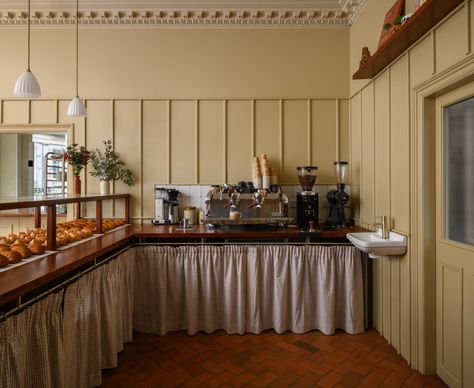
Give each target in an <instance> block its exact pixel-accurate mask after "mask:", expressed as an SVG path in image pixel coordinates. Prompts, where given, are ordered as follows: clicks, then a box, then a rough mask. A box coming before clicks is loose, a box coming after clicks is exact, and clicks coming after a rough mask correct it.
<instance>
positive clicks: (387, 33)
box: [379, 0, 405, 48]
mask: <svg viewBox="0 0 474 388" xmlns="http://www.w3.org/2000/svg"><path fill="white" fill-rule="evenodd" d="M404 6H405V0H397V1H396V2H395V4H394V5H393V6H392V8H390V10H389V11H388V12H387V14H386V15H385V20H384V22H383V26H382V32H381V33H380V40H379V48H380V47H382V46H383V45H384V43H385V42H386V41H387V40H389V39H390V38H391V37H392V36H393V35H395V33H396V32H397V30H398V28H395V26H393V27H391V28H389V29H385V25H386V24H393V22H394V20H395V19H396V18H397V16H400V15H401V14H402V12H403V8H404Z"/></svg>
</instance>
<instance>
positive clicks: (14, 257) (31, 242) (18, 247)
mask: <svg viewBox="0 0 474 388" xmlns="http://www.w3.org/2000/svg"><path fill="white" fill-rule="evenodd" d="M126 225H127V224H125V221H123V220H120V219H109V220H103V221H102V232H103V233H107V232H109V231H112V230H114V229H116V228H119V227H122V226H126ZM46 236H47V232H46V229H43V228H34V229H28V230H27V231H26V232H20V233H17V234H16V233H11V234H9V235H8V236H0V271H1V270H2V269H7V268H9V267H13V266H17V265H20V264H24V263H25V262H27V261H30V260H32V259H39V258H41V257H44V256H47V255H49V254H51V253H53V252H52V251H46ZM99 236H100V234H96V221H95V220H94V219H79V220H74V221H65V222H60V223H58V224H56V245H57V247H58V250H62V249H65V248H68V247H71V246H73V245H76V244H78V243H81V242H84V241H87V240H90V239H93V238H96V237H99Z"/></svg>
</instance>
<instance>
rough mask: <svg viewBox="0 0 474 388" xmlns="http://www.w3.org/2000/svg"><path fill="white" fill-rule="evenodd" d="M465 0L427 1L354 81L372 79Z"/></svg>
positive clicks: (359, 71) (356, 74) (371, 59)
mask: <svg viewBox="0 0 474 388" xmlns="http://www.w3.org/2000/svg"><path fill="white" fill-rule="evenodd" d="M462 3H464V0H427V1H426V2H425V3H424V4H423V5H422V6H421V8H420V9H419V10H418V11H416V12H415V13H414V14H413V15H412V17H411V18H410V19H408V20H407V22H406V23H405V24H404V25H402V27H401V28H400V29H399V30H398V31H397V33H396V34H395V35H393V36H392V37H391V38H390V39H389V40H387V42H386V43H385V44H384V45H383V46H382V47H380V48H379V49H378V50H377V51H376V52H375V53H374V54H373V55H372V56H371V57H370V59H369V60H368V61H367V63H365V65H364V66H363V67H361V68H360V69H359V70H357V71H356V72H355V73H354V74H353V76H352V79H354V80H356V79H372V78H374V77H375V76H376V75H377V74H379V73H380V72H381V71H382V70H383V69H385V68H386V67H387V66H388V65H389V64H390V63H392V62H393V61H394V60H395V59H396V58H398V57H399V56H400V54H402V53H403V52H405V51H406V50H407V49H408V48H409V47H410V46H412V45H413V44H414V43H415V42H417V41H418V40H419V39H420V38H421V37H422V36H423V35H425V34H426V33H427V32H428V31H430V30H431V29H432V28H433V27H434V26H435V25H436V24H438V23H439V22H440V21H441V20H443V19H444V18H445V17H446V16H447V15H449V14H450V13H451V12H452V11H453V10H454V9H456V8H457V7H458V6H459V5H460V4H462Z"/></svg>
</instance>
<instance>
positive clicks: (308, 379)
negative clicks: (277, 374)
mask: <svg viewBox="0 0 474 388" xmlns="http://www.w3.org/2000/svg"><path fill="white" fill-rule="evenodd" d="M320 379H321V376H320V375H318V374H317V373H313V372H307V373H306V374H304V375H303V376H301V377H300V378H299V379H298V380H297V381H296V382H295V386H298V387H310V386H312V385H314V384H316V382H317V381H318V380H320Z"/></svg>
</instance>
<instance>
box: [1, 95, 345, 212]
mask: <svg viewBox="0 0 474 388" xmlns="http://www.w3.org/2000/svg"><path fill="white" fill-rule="evenodd" d="M68 104H69V100H35V101H30V102H28V101H19V100H15V101H13V100H6V101H3V102H2V104H1V105H2V106H3V113H4V115H3V116H4V117H6V118H8V120H9V121H7V122H4V123H3V124H11V123H12V122H13V123H19V124H28V123H29V122H30V120H29V117H30V116H29V112H30V110H31V113H32V114H31V124H48V123H49V124H57V123H60V124H69V123H72V124H74V138H73V139H72V140H71V141H72V142H76V143H78V144H80V145H85V146H86V147H87V148H88V149H94V148H99V149H101V150H103V149H104V144H103V141H105V140H108V139H111V140H112V142H113V145H114V149H115V150H116V151H117V152H118V153H119V155H120V157H121V159H123V160H124V161H125V162H126V164H127V166H128V167H130V168H131V169H132V171H133V173H134V176H135V180H136V184H135V185H134V186H132V187H128V186H126V185H124V184H122V183H116V184H115V186H114V187H113V189H114V190H115V192H129V193H131V194H132V198H133V201H132V202H133V207H132V217H133V218H134V219H136V220H140V219H142V218H145V219H151V218H153V214H154V207H153V206H154V201H153V198H154V193H153V186H154V185H155V184H176V185H179V184H193V183H199V184H221V183H225V182H229V183H237V182H238V181H240V180H244V181H250V180H251V179H252V175H251V163H252V158H253V156H254V155H260V154H261V153H266V154H267V155H268V157H269V161H270V164H271V165H272V166H274V167H275V168H276V171H277V174H278V176H279V178H281V179H280V182H281V183H282V184H296V183H297V176H296V166H297V164H300V163H304V164H306V163H308V162H309V158H310V154H312V155H313V158H314V159H313V162H317V163H318V162H319V161H325V163H324V164H322V165H319V167H320V171H319V177H318V181H317V183H318V184H335V183H336V182H335V181H334V177H333V165H332V163H333V162H334V161H335V160H337V156H338V155H337V153H338V150H339V149H346V150H348V149H349V143H348V142H349V139H348V133H347V129H343V126H344V125H346V124H344V123H347V122H348V121H349V119H348V117H346V116H345V115H347V114H348V101H347V100H344V99H333V100H318V99H309V100H306V99H304V100H300V99H297V100H291V99H264V100H259V99H238V100H235V99H234V100H232V99H229V100H227V99H210V100H208V99H199V100H186V99H185V100H128V99H127V100H120V99H116V100H115V99H112V100H107V99H99V100H94V99H92V100H86V105H87V110H88V115H87V118H71V117H69V116H67V114H66V112H67V108H68ZM30 105H31V107H30ZM338 106H339V107H341V106H343V107H344V108H343V109H338V108H337V107H338ZM43 107H44V110H43V109H42V108H43ZM16 115H18V117H17V116H16ZM283 118H284V120H283ZM36 120H38V121H36ZM338 133H339V134H340V135H338ZM344 133H346V135H344ZM310 139H313V142H312V143H311V141H310ZM311 144H312V145H313V146H311ZM316 145H317V148H316V147H315V146H316ZM313 148H314V149H315V150H314V151H313ZM282 152H283V153H282ZM300 155H302V157H300ZM281 166H284V168H285V169H286V170H285V171H286V172H287V173H286V175H285V176H283V177H282V176H281V174H280V167H281ZM87 170H88V171H87V173H86V174H82V178H83V184H82V191H83V192H85V193H97V192H98V191H99V181H98V179H97V178H95V177H92V176H90V175H89V172H90V167H89V168H88V169H87ZM114 211H115V213H114ZM122 211H123V208H122V207H121V206H120V205H116V206H115V210H114V207H113V206H112V204H111V203H107V204H106V206H105V207H104V214H105V215H106V216H111V215H113V214H115V215H116V216H120V215H121V212H122ZM94 212H95V208H94V205H93V204H91V205H89V207H87V209H86V215H87V214H94Z"/></svg>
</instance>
